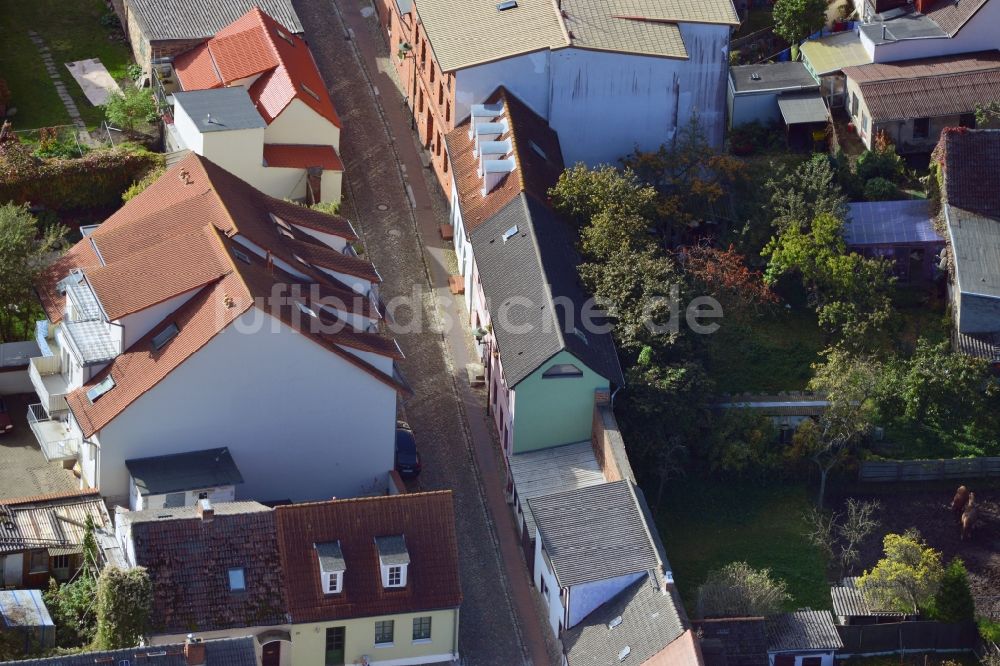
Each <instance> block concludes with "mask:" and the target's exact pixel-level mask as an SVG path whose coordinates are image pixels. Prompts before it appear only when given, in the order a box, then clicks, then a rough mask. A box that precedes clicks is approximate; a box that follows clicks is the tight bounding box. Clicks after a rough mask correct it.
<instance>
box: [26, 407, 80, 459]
mask: <svg viewBox="0 0 1000 666" xmlns="http://www.w3.org/2000/svg"><path fill="white" fill-rule="evenodd" d="M28 425H29V426H31V431H32V432H33V433H35V439H37V440H38V446H39V447H40V448H41V449H42V455H44V456H45V459H46V460H48V461H49V462H54V461H57V460H73V459H75V458H76V456H77V454H78V453H79V451H80V437H78V436H75V435H74V433H73V431H72V430H71V429H70V426H69V423H68V422H67V421H63V420H60V419H54V418H52V417H51V416H50V415H49V413H48V412H47V411H46V410H45V407H44V406H43V405H42V404H41V403H35V404H33V405H28Z"/></svg>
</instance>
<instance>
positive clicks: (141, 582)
mask: <svg viewBox="0 0 1000 666" xmlns="http://www.w3.org/2000/svg"><path fill="white" fill-rule="evenodd" d="M152 604H153V585H152V583H151V582H150V579H149V574H148V573H147V572H146V569H145V568H143V567H136V568H134V569H127V570H122V569H119V568H118V567H106V568H105V569H104V571H103V572H101V578H100V580H99V582H98V584H97V641H96V647H97V649H98V650H120V649H122V648H127V647H133V646H135V645H138V644H139V640H140V639H141V638H142V636H143V634H144V633H145V631H146V629H147V626H148V624H149V614H150V611H151V609H152Z"/></svg>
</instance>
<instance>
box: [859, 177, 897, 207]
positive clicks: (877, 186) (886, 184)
mask: <svg viewBox="0 0 1000 666" xmlns="http://www.w3.org/2000/svg"><path fill="white" fill-rule="evenodd" d="M898 197H899V189H898V188H897V187H896V184H895V183H893V182H892V181H891V180H887V179H885V178H880V177H878V176H876V177H875V178H869V179H868V182H867V183H865V199H867V200H868V201H892V200H893V199H897V198H898Z"/></svg>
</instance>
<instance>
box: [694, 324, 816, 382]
mask: <svg viewBox="0 0 1000 666" xmlns="http://www.w3.org/2000/svg"><path fill="white" fill-rule="evenodd" d="M823 348H824V338H823V332H822V331H821V330H820V328H819V325H818V324H817V322H816V313H815V312H813V311H811V310H808V309H804V308H803V309H791V310H788V309H785V308H778V309H776V310H775V311H774V312H773V313H769V314H765V315H763V316H761V317H759V318H758V319H756V320H754V321H752V322H749V323H748V324H745V325H744V324H736V323H723V325H722V328H721V329H719V331H718V332H717V333H715V334H714V335H713V336H712V340H711V341H710V342H709V349H708V354H707V359H706V365H707V368H708V372H709V374H710V375H711V377H712V379H714V380H715V382H716V388H717V391H718V392H719V393H742V392H751V393H773V392H777V391H800V390H802V389H804V388H805V386H806V384H807V383H808V382H809V378H810V377H811V376H812V370H811V369H810V365H811V364H812V363H815V362H816V361H817V360H819V352H820V351H821V350H822V349H823Z"/></svg>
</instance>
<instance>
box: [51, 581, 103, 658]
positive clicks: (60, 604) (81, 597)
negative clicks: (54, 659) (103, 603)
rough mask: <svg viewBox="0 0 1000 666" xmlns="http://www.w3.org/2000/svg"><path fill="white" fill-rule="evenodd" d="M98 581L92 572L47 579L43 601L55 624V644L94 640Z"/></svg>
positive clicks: (82, 644) (81, 643) (72, 644)
mask: <svg viewBox="0 0 1000 666" xmlns="http://www.w3.org/2000/svg"><path fill="white" fill-rule="evenodd" d="M96 595H97V581H96V579H94V578H93V577H92V576H89V575H82V574H77V577H76V578H74V579H73V580H72V581H69V582H66V583H63V584H62V585H60V584H58V583H56V581H55V579H51V580H50V581H49V589H48V590H47V591H46V592H45V593H44V595H43V597H44V599H45V605H46V606H47V607H48V609H49V613H50V614H51V615H52V620H53V621H54V622H55V625H56V645H58V646H59V647H85V646H88V645H90V644H91V643H93V640H94V634H95V632H96V630H97V615H96V612H95V607H94V606H95V604H94V599H95V597H96Z"/></svg>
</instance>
